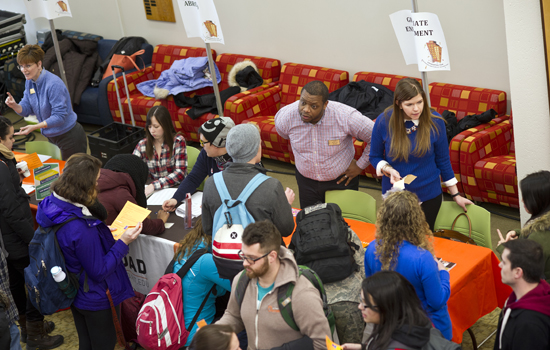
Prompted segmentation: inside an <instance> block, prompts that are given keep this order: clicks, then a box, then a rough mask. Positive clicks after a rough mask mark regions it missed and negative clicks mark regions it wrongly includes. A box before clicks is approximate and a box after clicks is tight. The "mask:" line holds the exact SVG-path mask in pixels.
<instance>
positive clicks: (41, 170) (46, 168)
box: [33, 163, 59, 201]
mask: <svg viewBox="0 0 550 350" xmlns="http://www.w3.org/2000/svg"><path fill="white" fill-rule="evenodd" d="M33 173H34V174H33V175H34V186H35V188H36V192H35V195H36V200H37V201H38V200H42V199H44V198H46V197H47V196H49V195H50V193H51V191H50V186H51V184H52V182H54V181H55V180H56V179H57V178H58V177H59V164H57V163H47V164H45V165H43V166H41V167H38V168H36V169H34V170H33Z"/></svg>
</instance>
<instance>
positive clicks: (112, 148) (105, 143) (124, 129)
mask: <svg viewBox="0 0 550 350" xmlns="http://www.w3.org/2000/svg"><path fill="white" fill-rule="evenodd" d="M143 138H145V129H143V128H142V127H139V126H132V125H128V124H122V123H111V124H109V125H107V126H104V127H103V128H101V129H99V130H97V131H96V132H93V133H91V134H89V135H88V142H89V144H90V153H91V154H92V156H94V157H96V158H98V159H99V160H101V162H102V163H103V165H105V163H107V161H108V160H109V159H111V158H112V157H114V156H115V155H117V154H123V153H132V151H133V150H134V148H135V147H136V145H137V143H138V142H139V141H140V140H141V139H143Z"/></svg>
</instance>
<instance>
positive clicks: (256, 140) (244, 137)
mask: <svg viewBox="0 0 550 350" xmlns="http://www.w3.org/2000/svg"><path fill="white" fill-rule="evenodd" d="M260 142H261V139H260V132H259V131H258V127H256V125H254V124H239V125H237V126H235V127H233V128H232V129H231V130H229V133H228V134H227V143H226V144H225V147H226V149H227V153H228V154H229V155H230V156H231V158H233V162H234V163H248V162H249V161H250V160H251V159H252V158H254V157H255V156H256V154H258V148H259V147H260Z"/></svg>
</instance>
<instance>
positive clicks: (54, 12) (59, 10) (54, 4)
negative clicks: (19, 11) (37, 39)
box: [23, 0, 73, 19]
mask: <svg viewBox="0 0 550 350" xmlns="http://www.w3.org/2000/svg"><path fill="white" fill-rule="evenodd" d="M23 2H24V3H25V6H27V11H29V15H30V16H31V19H35V18H39V17H44V18H46V19H56V18H59V17H72V16H73V15H72V13H71V8H70V7H69V0H24V1H23Z"/></svg>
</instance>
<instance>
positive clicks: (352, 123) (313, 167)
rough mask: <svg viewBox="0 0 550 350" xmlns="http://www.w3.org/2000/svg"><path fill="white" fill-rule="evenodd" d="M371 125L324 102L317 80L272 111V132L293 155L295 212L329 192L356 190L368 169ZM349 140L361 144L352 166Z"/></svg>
mask: <svg viewBox="0 0 550 350" xmlns="http://www.w3.org/2000/svg"><path fill="white" fill-rule="evenodd" d="M373 126H374V122H373V121H372V120H370V119H369V118H367V117H365V116H364V115H362V114H361V113H360V112H359V111H358V110H356V109H355V108H353V107H349V106H347V105H345V104H342V103H340V102H335V101H330V102H329V101H328V88H327V87H326V85H325V84H324V83H323V82H321V81H318V80H315V81H312V82H309V83H307V84H306V85H305V86H304V87H303V88H302V93H301V95H300V100H299V101H296V102H294V103H292V104H289V105H288V106H285V107H283V108H281V110H280V111H279V112H277V115H275V128H276V129H277V133H278V134H279V135H280V136H281V137H283V138H285V139H288V140H290V146H291V147H292V152H293V153H294V159H295V162H296V182H298V189H299V192H300V207H301V208H305V207H307V206H310V205H313V204H316V203H318V202H320V203H324V202H325V192H326V191H329V190H345V189H352V190H358V189H359V177H358V175H359V174H361V173H362V172H363V170H364V169H365V168H366V167H367V166H368V165H369V152H370V139H371V134H372V128H373ZM354 137H355V138H356V139H360V140H362V141H364V142H366V143H367V146H366V147H365V149H364V150H363V155H362V156H361V158H359V160H357V161H356V160H355V159H354V156H355V148H354V147H353V138H354Z"/></svg>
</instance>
